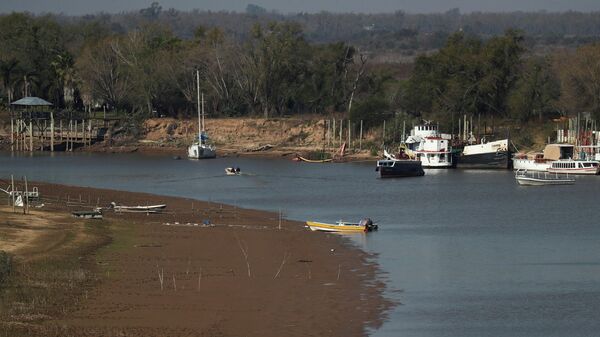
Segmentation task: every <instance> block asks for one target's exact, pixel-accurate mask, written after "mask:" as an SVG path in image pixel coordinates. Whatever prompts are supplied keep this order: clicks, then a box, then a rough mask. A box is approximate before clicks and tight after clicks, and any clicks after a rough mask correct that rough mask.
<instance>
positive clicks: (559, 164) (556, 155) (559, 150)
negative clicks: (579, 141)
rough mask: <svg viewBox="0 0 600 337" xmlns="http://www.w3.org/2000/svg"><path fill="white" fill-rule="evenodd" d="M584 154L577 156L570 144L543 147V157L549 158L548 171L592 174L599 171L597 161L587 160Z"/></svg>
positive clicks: (599, 167)
mask: <svg viewBox="0 0 600 337" xmlns="http://www.w3.org/2000/svg"><path fill="white" fill-rule="evenodd" d="M584 157H585V155H580V157H579V158H577V154H576V153H575V146H574V145H572V144H548V145H546V147H545V148H544V158H545V159H547V160H551V162H550V167H549V168H548V172H551V173H568V174H589V175H594V174H598V172H600V171H599V170H600V166H599V162H598V161H596V160H587V159H586V158H584Z"/></svg>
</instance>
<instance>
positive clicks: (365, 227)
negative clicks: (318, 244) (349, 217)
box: [306, 218, 378, 233]
mask: <svg viewBox="0 0 600 337" xmlns="http://www.w3.org/2000/svg"><path fill="white" fill-rule="evenodd" d="M306 224H307V225H308V227H309V228H310V230H312V231H324V232H343V233H357V232H371V231H374V230H377V229H378V226H377V225H376V224H374V223H373V220H371V219H369V218H364V219H362V220H361V221H359V222H358V223H355V222H346V221H342V220H340V221H337V222H336V223H333V224H330V223H324V222H316V221H307V222H306Z"/></svg>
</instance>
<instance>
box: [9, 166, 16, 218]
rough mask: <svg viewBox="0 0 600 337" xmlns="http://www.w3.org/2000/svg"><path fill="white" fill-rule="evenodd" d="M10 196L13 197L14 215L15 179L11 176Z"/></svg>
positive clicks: (13, 207)
mask: <svg viewBox="0 0 600 337" xmlns="http://www.w3.org/2000/svg"><path fill="white" fill-rule="evenodd" d="M10 186H11V187H10V192H11V193H10V194H11V195H12V209H13V213H14V212H15V177H14V176H13V175H12V174H11V175H10Z"/></svg>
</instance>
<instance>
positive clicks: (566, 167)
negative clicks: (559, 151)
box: [548, 159, 600, 175]
mask: <svg viewBox="0 0 600 337" xmlns="http://www.w3.org/2000/svg"><path fill="white" fill-rule="evenodd" d="M548 172H550V173H568V174H589V175H595V174H598V173H599V172H600V165H599V162H597V161H595V160H573V159H562V160H555V161H553V162H552V163H551V165H550V167H549V168H548Z"/></svg>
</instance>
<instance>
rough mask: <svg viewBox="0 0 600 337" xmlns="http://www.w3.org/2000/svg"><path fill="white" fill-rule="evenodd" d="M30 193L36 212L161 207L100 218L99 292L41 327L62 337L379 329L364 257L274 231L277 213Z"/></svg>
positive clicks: (376, 284)
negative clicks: (36, 200) (104, 230)
mask: <svg viewBox="0 0 600 337" xmlns="http://www.w3.org/2000/svg"><path fill="white" fill-rule="evenodd" d="M32 185H35V186H38V187H39V188H40V192H41V193H42V194H43V195H44V196H45V197H46V198H47V199H46V200H45V201H44V202H45V204H46V206H45V207H44V208H43V209H44V210H45V211H46V212H61V213H64V212H66V211H70V210H75V209H77V210H80V209H91V208H92V207H94V206H95V205H96V204H98V205H100V206H103V207H105V206H107V205H108V204H109V203H110V202H112V201H114V202H116V203H118V204H127V205H148V204H162V203H165V204H167V212H165V214H152V215H146V214H125V213H123V214H116V213H114V212H112V211H105V218H106V220H104V221H108V222H111V223H114V225H111V227H110V231H111V238H112V240H113V242H112V244H110V245H108V246H106V247H104V248H102V249H100V251H97V252H95V253H94V259H95V260H96V263H97V266H98V267H97V273H98V274H99V275H100V278H101V279H102V281H101V282H100V283H99V285H98V286H96V287H94V288H93V290H91V291H90V292H89V293H86V299H85V300H82V301H81V302H80V303H79V305H78V306H77V307H76V308H72V309H70V310H69V311H68V314H66V315H64V316H62V317H56V319H55V320H51V321H50V323H51V324H53V323H58V324H59V325H61V326H63V327H64V329H66V330H65V331H68V332H69V333H71V334H74V335H94V336H95V335H111V334H113V333H116V332H123V333H124V334H125V335H127V336H130V335H133V336H153V335H156V336H159V335H169V336H178V335H193V336H196V335H198V336H205V335H206V336H240V335H245V336H327V335H331V336H363V335H365V334H366V332H365V328H366V327H377V326H379V325H380V324H381V322H382V319H383V315H384V314H385V311H386V309H387V308H389V306H390V303H389V302H388V301H387V300H386V299H385V298H384V297H383V290H384V284H383V283H382V282H381V281H380V280H379V269H378V267H377V265H376V264H375V263H374V262H373V259H372V256H369V255H367V254H366V253H364V252H362V251H361V250H359V249H357V248H355V247H352V246H351V245H350V244H349V242H348V241H347V239H346V238H342V237H340V236H337V235H333V234H325V233H314V232H310V231H308V230H307V229H306V228H305V227H304V224H303V223H299V222H294V221H289V220H286V221H284V222H283V223H282V226H281V229H279V221H278V217H277V214H273V213H268V212H262V211H255V210H247V209H239V208H236V207H232V206H228V205H221V204H215V203H208V202H202V201H197V200H192V199H185V198H174V197H163V196H157V195H151V194H144V193H131V192H121V191H112V190H103V189H95V188H84V187H75V186H64V185H54V184H45V183H32ZM204 222H210V223H211V226H203V225H202V224H203V223H204ZM93 224H94V222H93V220H88V225H91V226H93ZM195 224H197V225H195ZM161 278H162V282H161ZM161 283H162V289H161Z"/></svg>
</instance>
